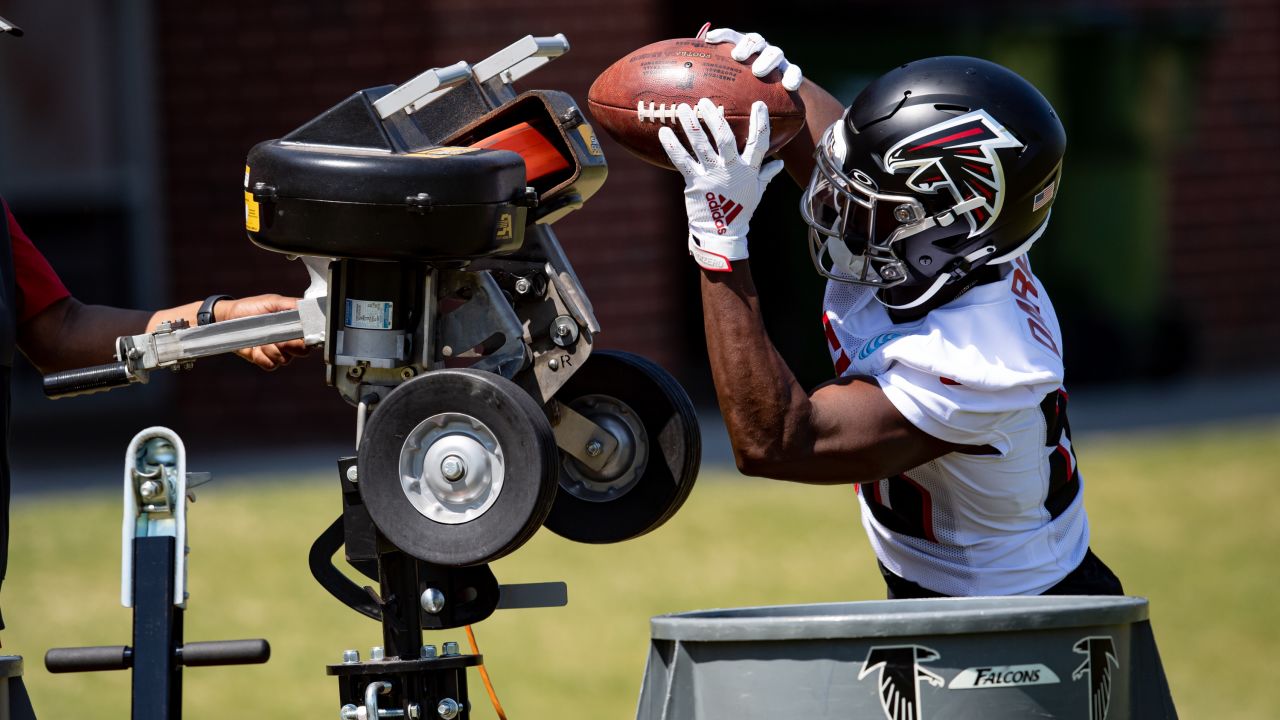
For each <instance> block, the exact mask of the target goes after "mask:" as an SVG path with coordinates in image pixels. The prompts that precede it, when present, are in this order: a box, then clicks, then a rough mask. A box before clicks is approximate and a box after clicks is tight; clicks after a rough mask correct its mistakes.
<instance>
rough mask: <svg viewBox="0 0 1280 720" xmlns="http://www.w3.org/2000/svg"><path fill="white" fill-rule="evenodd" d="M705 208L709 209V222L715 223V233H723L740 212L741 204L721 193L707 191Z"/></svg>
mask: <svg viewBox="0 0 1280 720" xmlns="http://www.w3.org/2000/svg"><path fill="white" fill-rule="evenodd" d="M707 209H708V210H710V211H711V222H713V223H715V226H716V233H717V234H719V235H724V234H725V233H727V232H728V231H729V229H728V226H729V223H731V222H733V219H734V218H736V217H738V213H740V212H742V205H741V204H740V203H736V202H734V201H732V200H730V199H728V198H726V197H725V196H723V195H717V194H716V193H707Z"/></svg>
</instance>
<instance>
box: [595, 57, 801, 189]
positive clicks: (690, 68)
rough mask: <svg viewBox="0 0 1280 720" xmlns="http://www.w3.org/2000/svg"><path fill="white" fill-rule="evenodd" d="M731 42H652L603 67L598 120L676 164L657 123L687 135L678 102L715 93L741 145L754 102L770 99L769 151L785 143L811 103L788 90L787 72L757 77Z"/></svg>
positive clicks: (625, 141)
mask: <svg viewBox="0 0 1280 720" xmlns="http://www.w3.org/2000/svg"><path fill="white" fill-rule="evenodd" d="M732 50H733V44H732V43H717V44H714V45H713V44H709V43H706V42H703V41H702V40H699V39H695V38H679V39H675V40H663V41H662V42H656V43H653V44H652V45H646V46H644V47H642V48H640V49H639V50H636V51H635V52H633V53H631V54H629V55H627V56H626V57H624V58H622V59H621V60H619V61H617V62H615V63H614V64H612V65H610V66H609V67H608V68H606V69H605V71H604V72H602V73H600V77H598V78H596V81H595V82H594V83H592V84H591V89H590V90H589V91H588V92H587V107H588V108H590V110H591V115H592V117H594V118H595V121H596V125H597V126H598V127H600V128H601V129H603V130H604V131H605V132H606V133H608V134H609V136H610V137H612V138H613V139H614V140H617V141H618V143H619V144H621V145H622V146H623V147H625V148H626V149H627V150H629V151H631V152H632V153H633V154H635V155H636V156H638V157H640V158H641V159H642V160H645V161H646V162H649V163H652V164H654V165H658V166H660V167H664V168H671V163H670V162H669V161H668V160H667V154H666V152H665V151H664V150H663V149H662V145H661V144H660V143H659V142H658V128H660V127H662V126H663V125H670V126H672V128H673V129H675V131H676V136H677V137H679V138H680V142H682V143H685V144H686V147H687V142H686V140H685V137H684V133H683V131H681V130H680V128H679V127H678V125H679V123H678V122H677V120H676V112H675V110H676V106H677V105H679V104H681V103H687V104H689V105H690V106H693V105H696V104H697V102H698V99H699V98H704V97H705V98H709V99H710V100H711V101H712V102H713V103H715V104H716V105H717V106H719V107H720V108H721V109H722V110H723V111H724V115H725V118H726V119H727V120H728V121H729V126H730V127H732V128H733V132H734V135H735V136H737V138H738V148H739V149H741V148H742V142H743V138H745V137H746V135H747V126H748V123H749V122H750V112H751V104H752V103H753V102H755V101H756V100H763V101H764V103H765V104H766V105H768V106H769V123H770V129H771V135H770V142H769V153H770V154H772V153H774V152H776V151H777V150H778V149H779V148H781V147H782V146H783V145H786V144H787V142H788V141H790V140H791V138H793V137H795V135H796V133H798V132H800V129H801V128H802V127H804V103H803V102H801V100H800V97H799V95H797V94H796V93H794V92H790V91H788V90H785V89H783V87H782V84H781V83H780V82H779V81H780V80H781V79H782V73H781V72H780V71H778V70H774V71H773V72H771V73H769V74H768V75H766V76H764V77H762V78H758V77H756V76H754V75H752V74H751V64H750V63H749V62H747V63H740V62H738V61H736V60H734V59H733V58H732V57H730V55H729V53H730V52H731V51H732Z"/></svg>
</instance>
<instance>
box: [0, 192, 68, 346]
mask: <svg viewBox="0 0 1280 720" xmlns="http://www.w3.org/2000/svg"><path fill="white" fill-rule="evenodd" d="M4 214H5V221H6V222H7V223H8V225H9V245H10V246H11V247H12V248H13V274H14V279H15V284H16V285H17V287H18V299H19V306H18V323H19V324H21V323H24V322H26V321H28V320H30V319H31V318H33V317H35V316H36V315H39V314H40V313H41V312H43V311H44V310H46V309H48V308H49V306H50V305H53V304H54V303H56V302H58V301H59V300H62V299H63V298H67V297H70V296H71V292H70V291H69V290H67V286H66V285H63V284H62V279H61V278H59V277H58V273H56V272H54V269H53V266H52V265H50V264H49V261H48V260H46V259H45V257H44V255H42V254H41V253H40V251H39V250H38V249H36V246H35V244H34V243H32V242H31V239H30V238H28V237H27V235H26V233H24V232H22V228H21V227H20V226H19V225H18V221H17V220H15V219H14V217H13V213H11V212H9V206H8V205H7V204H6V205H5V206H4Z"/></svg>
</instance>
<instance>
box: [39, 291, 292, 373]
mask: <svg viewBox="0 0 1280 720" xmlns="http://www.w3.org/2000/svg"><path fill="white" fill-rule="evenodd" d="M296 304H297V301H296V300H294V299H293V298H287V297H284V296H281V295H257V296H254V297H249V298H243V299H239V300H222V301H220V302H218V303H217V304H216V305H214V307H213V315H214V319H215V320H216V321H221V320H229V319H231V318H237V317H245V316H248V315H259V314H262V313H268V312H278V311H280V310H290V309H292V308H294V307H295V306H296ZM200 305H201V303H200V302H193V303H187V304H186V305H179V306H178V307H174V308H169V309H167V310H160V311H158V312H149V311H145V310H126V309H124V308H116V307H108V306H106V305H85V304H84V303H82V302H80V301H79V300H76V299H75V298H73V297H68V298H64V299H62V300H59V301H58V302H56V303H54V304H53V305H50V306H49V307H48V308H46V309H45V310H43V311H41V312H40V313H39V314H38V315H36V316H35V317H33V318H31V319H29V320H27V321H26V322H24V323H22V324H21V325H20V326H19V327H18V347H19V349H21V350H22V353H23V354H24V355H26V356H27V359H28V360H30V361H31V364H33V365H35V366H36V368H37V369H38V370H40V372H42V373H46V374H47V373H51V372H57V371H59V370H70V369H72V368H81V367H89V366H91V365H102V364H104V363H109V362H113V361H114V360H115V346H116V338H118V337H121V336H123V335H137V334H140V333H144V332H150V331H153V330H155V329H156V327H157V326H158V325H159V324H160V323H161V322H163V321H165V320H186V321H187V324H189V325H191V326H195V324H196V313H197V312H199V310H200ZM305 353H306V348H305V347H304V346H303V344H302V342H301V341H300V340H299V341H294V342H287V343H277V344H275V345H263V346H259V347H255V348H249V349H245V350H240V351H238V352H237V354H238V355H240V356H241V357H243V358H244V359H246V360H248V361H249V362H252V363H253V364H254V365H257V366H258V367H260V368H262V369H264V370H274V369H275V368H277V367H280V366H282V365H285V364H287V363H288V362H289V361H290V360H291V359H293V358H294V357H295V356H298V355H303V354H305Z"/></svg>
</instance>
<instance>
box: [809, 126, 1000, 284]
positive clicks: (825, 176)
mask: <svg viewBox="0 0 1280 720" xmlns="http://www.w3.org/2000/svg"><path fill="white" fill-rule="evenodd" d="M840 125H841V123H834V124H833V125H832V126H831V127H830V128H827V131H826V132H825V133H823V136H822V141H821V142H820V143H819V146H818V151H817V153H816V154H815V159H816V161H817V162H816V164H815V167H814V170H813V177H812V178H811V179H810V181H809V186H808V188H807V189H806V190H805V193H804V196H803V197H802V198H801V201H800V213H801V215H803V216H804V219H805V222H806V223H808V225H809V254H810V256H811V257H812V259H813V263H814V266H815V267H816V268H817V270H818V273H819V274H820V275H822V276H823V277H826V278H828V279H831V280H837V281H840V282H847V283H853V284H856V285H869V286H871V287H875V288H877V289H884V288H890V287H894V286H896V285H901V284H903V283H905V282H907V281H908V280H909V279H910V275H909V272H910V271H909V268H908V267H907V263H906V262H905V260H904V259H903V257H902V256H901V254H900V253H901V250H902V245H903V241H904V240H906V239H907V238H909V237H912V236H914V235H918V234H920V233H922V232H925V231H926V230H930V229H932V228H944V227H947V226H949V225H951V224H952V223H954V222H955V221H956V219H957V218H958V217H959V216H960V215H961V214H963V213H966V212H969V211H970V210H972V209H974V208H976V207H978V206H980V205H981V199H979V198H975V199H973V200H969V201H965V202H961V203H958V204H956V205H954V206H952V207H950V208H948V209H947V210H945V211H943V212H941V213H938V214H936V215H932V216H930V215H929V214H928V212H927V211H926V210H925V207H924V204H923V203H921V202H920V200H919V199H918V198H915V197H912V196H910V195H899V194H893V193H884V192H880V191H879V189H878V188H877V187H876V185H875V181H874V180H872V179H871V177H870V176H869V175H867V174H866V173H864V172H862V171H860V170H853V171H851V172H849V173H846V172H845V171H844V163H845V156H846V154H847V150H846V145H845V142H844V130H843V128H841V127H840ZM947 279H949V275H947V274H946V273H943V274H942V275H941V278H940V282H935V284H934V285H935V287H934V288H931V290H933V292H936V289H937V288H938V287H940V285H942V284H945V282H946V280H947ZM933 292H930V293H929V295H932V294H933Z"/></svg>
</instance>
